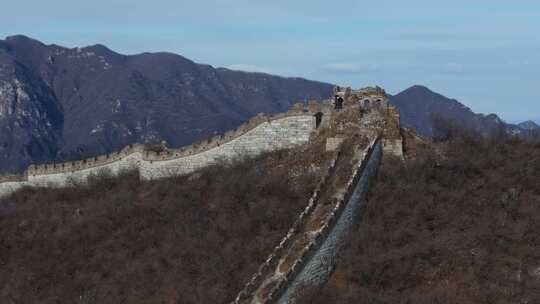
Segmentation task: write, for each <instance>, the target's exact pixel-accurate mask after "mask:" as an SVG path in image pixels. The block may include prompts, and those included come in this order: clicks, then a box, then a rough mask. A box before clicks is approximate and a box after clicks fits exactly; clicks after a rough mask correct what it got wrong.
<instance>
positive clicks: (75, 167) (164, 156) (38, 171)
mask: <svg viewBox="0 0 540 304" xmlns="http://www.w3.org/2000/svg"><path fill="white" fill-rule="evenodd" d="M329 109H330V106H328V105H324V104H321V103H317V102H311V103H308V104H296V105H294V106H293V107H292V108H291V110H290V111H288V112H285V113H279V114H275V115H271V116H268V115H264V114H259V115H257V116H255V117H253V118H251V119H250V120H249V121H247V122H246V123H244V124H242V125H240V126H239V127H237V128H235V129H234V130H231V131H228V132H226V133H224V134H220V135H216V136H213V137H210V138H208V139H205V140H202V141H199V142H196V143H193V144H191V145H188V146H185V147H181V148H178V149H168V148H165V149H163V151H160V152H156V151H151V150H149V149H148V148H147V146H145V145H142V144H132V145H128V146H126V147H124V148H122V149H121V150H120V151H117V152H112V153H109V154H106V155H99V156H96V157H91V158H87V159H83V160H78V161H70V162H64V163H52V164H43V165H31V166H29V167H28V169H27V170H25V172H24V174H23V175H5V176H4V175H0V182H3V181H24V180H26V176H35V175H48V174H59V173H69V172H74V171H81V170H86V169H91V168H95V167H102V166H105V165H109V164H111V163H114V162H117V161H120V160H122V159H123V158H125V157H127V156H129V155H131V154H135V153H140V154H142V158H143V160H145V161H164V160H172V159H176V158H182V157H187V156H192V155H196V154H199V153H203V152H205V151H208V150H211V149H214V148H218V147H220V146H222V145H224V144H226V143H228V142H231V141H233V140H235V139H237V138H239V137H241V136H243V135H245V134H246V133H248V132H249V131H251V130H253V129H255V128H256V127H258V126H260V125H261V124H264V123H271V122H273V121H277V120H280V119H284V118H290V117H295V116H302V117H306V116H309V117H311V116H313V115H314V114H315V113H317V112H325V113H329V112H330V111H329Z"/></svg>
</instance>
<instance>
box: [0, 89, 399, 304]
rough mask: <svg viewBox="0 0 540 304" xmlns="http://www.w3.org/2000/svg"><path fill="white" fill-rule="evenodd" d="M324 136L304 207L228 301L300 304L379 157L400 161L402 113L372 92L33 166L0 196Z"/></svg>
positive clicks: (156, 171)
mask: <svg viewBox="0 0 540 304" xmlns="http://www.w3.org/2000/svg"><path fill="white" fill-rule="evenodd" d="M317 136H319V138H320V136H324V139H325V143H326V151H327V153H333V161H332V162H331V163H330V165H329V167H328V168H327V173H326V174H325V175H324V176H323V177H322V178H321V180H320V182H319V184H318V186H317V188H316V189H315V191H314V192H313V195H312V196H311V198H310V199H309V201H308V203H307V206H306V208H305V210H304V211H303V212H302V213H301V214H300V215H299V217H298V218H297V220H296V221H295V222H294V224H293V226H292V228H291V229H290V230H289V232H288V233H287V235H286V236H285V237H284V238H283V240H282V241H281V242H280V244H278V245H277V247H276V248H275V249H274V250H273V251H272V252H271V253H270V255H269V257H268V258H267V259H266V261H265V262H264V263H263V264H262V265H261V266H260V268H259V271H258V272H257V273H256V274H254V276H253V277H252V278H251V279H249V280H246V285H245V287H244V289H243V290H241V291H240V293H239V294H238V296H237V297H236V299H234V301H233V303H234V304H244V303H246V304H247V303H250V304H259V303H297V302H298V301H299V300H301V299H306V298H309V297H310V296H311V295H313V294H314V292H315V291H316V290H317V289H318V288H320V287H321V286H322V285H323V284H325V282H326V281H327V280H328V278H329V276H330V275H331V273H332V272H333V269H334V268H335V266H336V263H337V261H338V259H339V255H340V252H341V249H342V247H343V246H344V245H345V244H346V243H347V239H348V237H350V234H351V231H352V228H353V227H354V225H355V224H356V223H357V222H358V221H359V220H360V218H361V217H360V212H361V209H362V206H363V205H365V204H366V200H367V193H368V189H369V185H370V182H371V180H372V179H373V177H374V175H375V173H376V171H377V168H378V166H379V163H380V162H381V159H382V156H383V153H384V154H391V155H394V156H397V157H400V158H403V141H402V137H401V133H400V123H399V113H398V111H397V110H396V109H395V108H394V107H392V106H390V105H389V103H388V96H387V95H386V92H385V91H384V90H383V89H381V88H379V87H375V88H365V89H361V90H352V89H351V88H340V87H336V88H335V89H334V94H333V96H332V97H331V98H329V99H328V100H324V101H322V102H310V103H308V104H297V105H295V106H294V107H293V108H292V109H291V110H290V111H288V112H286V113H282V114H278V115H275V116H271V117H267V116H264V115H259V116H257V117H255V118H253V119H252V120H250V121H249V122H247V123H246V124H244V125H242V126H240V127H239V128H237V129H236V130H234V131H231V132H228V133H226V134H224V135H220V136H217V137H214V138H211V139H208V140H205V141H202V142H199V143H196V144H193V145H191V146H188V147H184V148H180V149H163V151H162V152H159V153H158V152H152V151H149V150H148V149H147V148H146V147H145V146H143V145H131V146H128V147H126V148H124V149H122V150H121V151H120V152H117V153H112V154H109V155H105V156H99V157H95V158H91V159H86V160H82V161H77V162H68V163H63V164H49V165H40V166H30V167H29V168H28V169H27V170H26V171H25V172H24V173H23V174H21V175H16V176H13V175H12V176H0V197H2V196H7V195H9V194H11V193H13V192H14V191H16V190H18V189H20V188H22V187H27V186H28V187H65V186H69V185H71V184H74V182H78V183H81V182H82V183H84V182H85V180H87V179H88V178H89V177H90V176H92V175H99V174H101V173H102V172H104V171H106V172H107V173H108V174H112V175H117V174H120V173H121V172H123V171H126V170H137V171H138V172H139V176H140V178H141V179H145V180H152V179H159V178H164V177H170V176H175V175H184V174H189V173H192V172H194V171H196V170H198V169H201V168H203V167H205V166H208V165H211V164H214V163H216V162H221V161H227V160H233V159H236V158H238V157H242V156H245V155H252V156H255V155H259V154H261V153H263V152H269V151H274V150H280V149H287V148H292V147H295V146H299V145H303V144H307V143H309V142H310V141H312V140H313V138H314V137H317Z"/></svg>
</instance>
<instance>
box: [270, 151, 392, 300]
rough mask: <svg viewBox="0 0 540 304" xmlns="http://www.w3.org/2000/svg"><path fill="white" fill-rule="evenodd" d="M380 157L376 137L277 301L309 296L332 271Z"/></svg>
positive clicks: (380, 152) (358, 219)
mask: <svg viewBox="0 0 540 304" xmlns="http://www.w3.org/2000/svg"><path fill="white" fill-rule="evenodd" d="M381 157H382V143H381V142H380V141H378V142H377V143H376V144H375V145H374V146H373V150H372V152H371V153H370V154H369V155H368V156H367V158H366V162H364V163H363V164H362V168H361V170H360V173H359V175H357V176H356V177H355V178H356V179H358V180H357V183H356V184H355V186H354V187H353V189H352V191H351V193H350V194H349V195H347V196H346V198H347V199H346V200H345V204H344V208H343V210H342V211H341V212H339V211H338V210H337V212H336V217H335V219H334V222H333V223H331V224H332V226H331V228H329V229H328V230H327V232H326V235H325V236H323V237H321V238H320V241H319V243H318V245H317V246H316V247H315V248H314V249H313V250H312V253H311V254H310V255H308V256H307V257H305V258H304V264H303V267H302V270H301V271H299V273H298V274H297V275H296V276H295V278H294V280H292V281H291V282H290V283H289V284H288V286H287V288H286V289H285V290H284V291H283V293H282V295H281V297H280V298H279V300H278V301H277V303H280V304H289V303H296V302H298V300H300V299H304V298H306V297H310V296H312V295H313V293H314V292H316V291H317V290H318V289H319V288H321V287H322V286H323V285H324V284H325V283H326V282H327V281H328V279H329V278H330V276H331V275H332V273H333V271H334V269H335V267H336V264H337V262H338V260H339V257H340V254H341V252H342V249H343V247H344V246H345V245H346V244H347V242H348V240H349V238H350V237H351V235H352V232H353V231H354V227H355V225H356V224H357V223H358V222H359V221H360V219H361V217H360V213H361V210H362V208H363V207H364V206H365V205H366V203H367V194H368V191H369V187H370V183H371V180H372V179H373V177H374V176H375V174H376V172H377V169H378V167H379V163H380V161H381Z"/></svg>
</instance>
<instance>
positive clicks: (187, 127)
mask: <svg viewBox="0 0 540 304" xmlns="http://www.w3.org/2000/svg"><path fill="white" fill-rule="evenodd" d="M332 88H333V86H332V85H330V84H326V83H321V82H316V81H309V80H305V79H301V78H284V77H278V76H272V75H267V74H262V73H245V72H240V71H231V70H228V69H224V68H217V69H216V68H213V67H211V66H209V65H203V64H196V63H194V62H193V61H190V60H188V59H186V58H184V57H182V56H179V55H175V54H170V53H153V54H151V53H144V54H139V55H133V56H126V55H121V54H118V53H115V52H113V51H111V50H109V49H108V48H106V47H105V46H103V45H94V46H90V47H84V48H73V49H70V48H65V47H61V46H58V45H45V44H43V43H41V42H39V41H36V40H34V39H30V38H28V37H25V36H12V37H8V38H6V39H5V40H0V170H2V171H5V170H21V169H22V168H24V167H25V166H27V165H28V164H30V163H32V162H36V163H42V162H49V161H61V160H67V159H79V158H81V157H87V156H92V155H96V154H103V153H108V152H111V151H114V150H116V149H119V148H121V147H123V146H124V145H126V144H129V143H135V142H139V143H156V142H160V141H162V140H165V141H167V143H168V145H169V146H172V147H179V146H182V145H186V144H189V143H191V142H193V141H196V140H198V139H201V138H204V137H208V136H211V135H213V134H215V133H220V132H224V131H226V130H229V129H232V128H234V127H236V126H238V125H240V124H241V123H242V122H244V121H246V120H247V119H249V118H250V117H252V116H255V115H256V114H258V113H260V112H264V113H275V112H282V111H286V110H287V109H288V108H289V107H290V106H291V105H292V104H293V103H294V102H298V101H302V100H306V99H321V98H326V97H328V96H329V95H330V94H331V92H332Z"/></svg>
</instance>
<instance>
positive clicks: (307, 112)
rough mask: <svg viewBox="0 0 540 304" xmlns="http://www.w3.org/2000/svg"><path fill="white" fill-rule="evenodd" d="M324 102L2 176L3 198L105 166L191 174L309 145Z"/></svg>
mask: <svg viewBox="0 0 540 304" xmlns="http://www.w3.org/2000/svg"><path fill="white" fill-rule="evenodd" d="M330 110H331V106H330V105H328V104H323V103H315V102H311V103H307V104H297V105H295V106H293V108H292V109H291V110H290V111H288V112H285V113H279V114H276V115H273V116H266V115H263V114H260V115H257V116H255V117H254V118H252V119H250V120H249V121H248V122H246V123H245V124H243V125H241V126H239V127H238V128H236V129H235V130H232V131H229V132H226V133H224V134H221V135H217V136H214V137H212V138H209V139H206V140H203V141H200V142H197V143H194V144H192V145H189V146H186V147H182V148H179V149H167V148H164V147H163V149H162V151H160V152H156V151H151V150H149V148H148V147H147V146H145V145H141V144H133V145H128V146H126V147H124V148H123V149H121V150H120V151H117V152H113V153H110V154H107V155H100V156H96V157H92V158H88V159H84V160H79V161H73V162H65V163H53V164H44V165H31V166H29V167H28V169H27V170H25V171H24V173H23V174H20V175H0V197H1V196H5V195H8V194H10V193H12V192H14V191H16V190H18V189H20V188H21V187H24V186H36V187H63V186H67V185H69V184H70V183H71V182H73V181H78V182H85V181H86V180H87V179H88V177H89V176H90V175H98V174H100V172H102V171H103V170H106V171H108V172H109V173H111V174H113V175H117V174H119V173H121V172H123V171H127V170H138V171H139V174H140V176H141V178H142V179H148V180H149V179H157V178H163V177H170V176H174V175H181V174H188V173H191V172H193V171H195V170H197V169H200V168H203V167H205V166H208V165H210V164H213V163H216V162H218V161H220V160H231V159H233V158H236V157H240V156H243V155H257V154H260V153H262V152H267V151H273V150H279V149H286V148H291V147H294V146H297V145H301V144H305V143H307V142H308V141H309V139H310V137H311V135H312V133H313V132H314V131H315V130H316V128H317V127H318V125H317V122H316V120H317V119H316V117H315V116H314V115H315V114H316V113H319V112H320V113H323V112H324V113H330V112H331V111H330Z"/></svg>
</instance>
